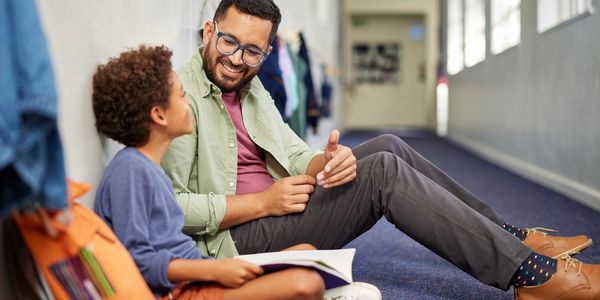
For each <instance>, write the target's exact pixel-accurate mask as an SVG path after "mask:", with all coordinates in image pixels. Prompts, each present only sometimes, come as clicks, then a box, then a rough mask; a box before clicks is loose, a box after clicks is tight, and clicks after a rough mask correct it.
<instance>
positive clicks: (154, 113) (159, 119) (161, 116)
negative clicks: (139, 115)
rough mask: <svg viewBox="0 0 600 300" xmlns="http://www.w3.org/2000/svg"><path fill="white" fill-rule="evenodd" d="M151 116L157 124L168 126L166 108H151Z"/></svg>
mask: <svg viewBox="0 0 600 300" xmlns="http://www.w3.org/2000/svg"><path fill="white" fill-rule="evenodd" d="M150 118H151V119H152V122H154V123H156V124H157V125H162V126H167V123H168V122H167V115H166V114H165V111H164V109H162V108H160V107H159V106H154V107H152V109H150Z"/></svg>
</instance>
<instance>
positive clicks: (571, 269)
mask: <svg viewBox="0 0 600 300" xmlns="http://www.w3.org/2000/svg"><path fill="white" fill-rule="evenodd" d="M515 299H517V300H538V299H539V300H552V299H565V300H566V299H569V300H578V299H586V300H591V299H594V300H598V299H600V265H593V264H585V263H582V262H580V261H578V260H576V259H574V258H571V257H570V256H568V255H565V256H564V257H562V258H559V259H558V264H557V268H556V273H554V275H552V277H551V278H550V279H549V280H548V281H546V282H545V283H543V284H542V285H539V286H534V287H529V286H524V287H520V288H517V289H515Z"/></svg>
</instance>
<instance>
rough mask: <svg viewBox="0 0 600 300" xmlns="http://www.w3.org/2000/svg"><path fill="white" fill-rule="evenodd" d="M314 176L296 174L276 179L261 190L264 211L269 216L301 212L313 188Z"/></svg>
mask: <svg viewBox="0 0 600 300" xmlns="http://www.w3.org/2000/svg"><path fill="white" fill-rule="evenodd" d="M315 183H316V181H315V178H314V177H312V176H308V175H296V176H290V177H285V178H282V179H279V180H277V181H276V182H275V183H273V185H271V186H270V187H269V188H268V189H266V190H265V191H263V192H261V199H263V205H264V207H265V208H264V209H265V211H266V212H267V213H268V214H269V215H270V216H283V215H287V214H291V213H300V212H303V211H304V209H305V208H306V202H308V195H309V194H310V193H312V192H313V191H314V189H315V187H314V185H315Z"/></svg>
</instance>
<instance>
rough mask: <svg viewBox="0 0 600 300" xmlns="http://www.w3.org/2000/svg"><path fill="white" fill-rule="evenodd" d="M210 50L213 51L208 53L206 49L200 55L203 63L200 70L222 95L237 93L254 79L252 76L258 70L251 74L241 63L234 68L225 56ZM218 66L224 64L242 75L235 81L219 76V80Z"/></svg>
mask: <svg viewBox="0 0 600 300" xmlns="http://www.w3.org/2000/svg"><path fill="white" fill-rule="evenodd" d="M211 50H213V51H209V49H208V48H205V49H204V51H202V53H201V56H202V62H203V64H202V69H204V73H206V77H208V80H210V81H211V82H212V83H213V84H214V85H216V86H217V87H218V88H219V89H220V90H221V92H223V93H230V92H237V91H239V90H240V89H241V88H242V87H244V86H245V85H246V84H248V83H249V82H250V81H251V80H252V79H253V78H254V76H256V73H258V68H257V69H256V70H255V71H253V72H251V71H250V68H249V67H248V66H247V65H246V64H244V63H242V64H241V65H237V66H236V65H234V64H233V63H232V62H231V61H230V60H229V58H227V56H225V55H222V54H221V53H216V51H217V50H216V49H211ZM215 54H219V56H216V55H215ZM219 64H225V65H227V66H228V67H232V68H235V69H239V70H240V71H241V73H242V77H241V78H239V79H237V80H232V79H230V78H227V77H225V78H223V77H224V76H222V75H221V78H219V76H218V75H217V66H218V65H219Z"/></svg>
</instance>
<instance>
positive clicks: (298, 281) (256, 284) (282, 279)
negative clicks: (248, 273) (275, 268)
mask: <svg viewBox="0 0 600 300" xmlns="http://www.w3.org/2000/svg"><path fill="white" fill-rule="evenodd" d="M324 291H325V283H324V282H323V279H322V278H321V275H319V273H317V272H315V271H311V270H308V269H303V268H293V269H287V270H283V271H279V272H275V273H271V274H267V275H264V276H261V277H258V278H256V279H254V280H251V281H249V282H247V283H245V284H244V285H242V286H241V287H239V288H236V289H225V291H224V293H223V299H224V300H234V299H240V300H244V299H265V300H278V299H281V300H287V299H314V300H322V299H323V292H324Z"/></svg>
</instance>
